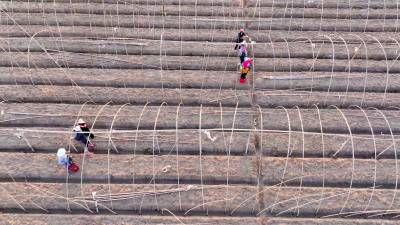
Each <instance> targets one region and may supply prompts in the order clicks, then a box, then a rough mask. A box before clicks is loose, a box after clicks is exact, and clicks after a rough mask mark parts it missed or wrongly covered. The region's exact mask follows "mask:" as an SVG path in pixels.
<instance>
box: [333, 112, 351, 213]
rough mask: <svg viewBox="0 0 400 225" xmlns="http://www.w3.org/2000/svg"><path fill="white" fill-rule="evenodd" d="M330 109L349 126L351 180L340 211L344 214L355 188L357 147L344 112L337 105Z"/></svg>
mask: <svg viewBox="0 0 400 225" xmlns="http://www.w3.org/2000/svg"><path fill="white" fill-rule="evenodd" d="M328 108H334V109H336V110H337V111H338V112H339V113H340V115H341V117H342V118H343V120H344V121H345V122H346V126H347V129H348V131H349V135H350V143H351V154H352V168H351V180H350V185H349V191H348V194H347V197H346V201H345V202H344V203H343V206H342V208H341V209H340V212H339V213H342V212H343V210H344V208H345V207H346V205H347V203H348V201H349V199H350V195H351V191H352V188H353V180H354V171H355V152H354V151H355V149H354V146H355V145H354V140H353V132H352V131H351V127H350V124H349V122H348V120H347V117H346V116H345V115H344V113H343V111H342V110H341V109H340V108H338V107H337V106H335V105H330V106H329V107H328Z"/></svg>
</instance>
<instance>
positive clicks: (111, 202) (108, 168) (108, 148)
mask: <svg viewBox="0 0 400 225" xmlns="http://www.w3.org/2000/svg"><path fill="white" fill-rule="evenodd" d="M127 105H130V103H125V104H123V105H122V106H120V107H119V108H118V110H117V112H116V113H115V115H114V117H113V119H112V121H111V125H110V129H109V132H108V143H107V183H108V194H109V197H110V199H111V172H110V150H111V143H112V139H111V138H112V132H113V127H114V122H115V119H116V118H117V116H118V114H119V112H120V111H121V110H122V109H123V108H124V107H125V106H127ZM113 147H114V150H115V151H116V152H117V153H119V152H118V149H117V147H116V146H114V144H113ZM110 205H111V209H112V210H113V209H114V206H113V201H112V199H111V201H110Z"/></svg>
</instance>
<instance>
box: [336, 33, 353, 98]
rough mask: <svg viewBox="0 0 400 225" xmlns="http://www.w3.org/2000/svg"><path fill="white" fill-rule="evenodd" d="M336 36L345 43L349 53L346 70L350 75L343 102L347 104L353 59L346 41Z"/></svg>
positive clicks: (348, 75)
mask: <svg viewBox="0 0 400 225" xmlns="http://www.w3.org/2000/svg"><path fill="white" fill-rule="evenodd" d="M335 36H337V37H339V39H341V40H342V41H343V44H344V45H345V47H346V51H347V69H346V70H348V73H347V85H346V94H345V98H344V100H343V101H342V103H344V102H346V100H347V94H348V92H349V86H350V75H351V60H352V59H350V51H349V47H348V45H347V42H346V40H345V39H344V38H343V37H342V36H340V35H335ZM344 72H346V71H344Z"/></svg>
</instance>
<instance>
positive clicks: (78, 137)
mask: <svg viewBox="0 0 400 225" xmlns="http://www.w3.org/2000/svg"><path fill="white" fill-rule="evenodd" d="M75 140H77V141H79V142H82V143H83V144H84V145H85V146H86V147H87V145H88V144H89V142H88V138H87V136H86V135H85V134H82V133H76V136H75Z"/></svg>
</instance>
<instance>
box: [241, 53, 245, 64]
mask: <svg viewBox="0 0 400 225" xmlns="http://www.w3.org/2000/svg"><path fill="white" fill-rule="evenodd" d="M244 58H246V53H245V52H243V53H242V54H241V55H240V64H242V63H243V62H244Z"/></svg>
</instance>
